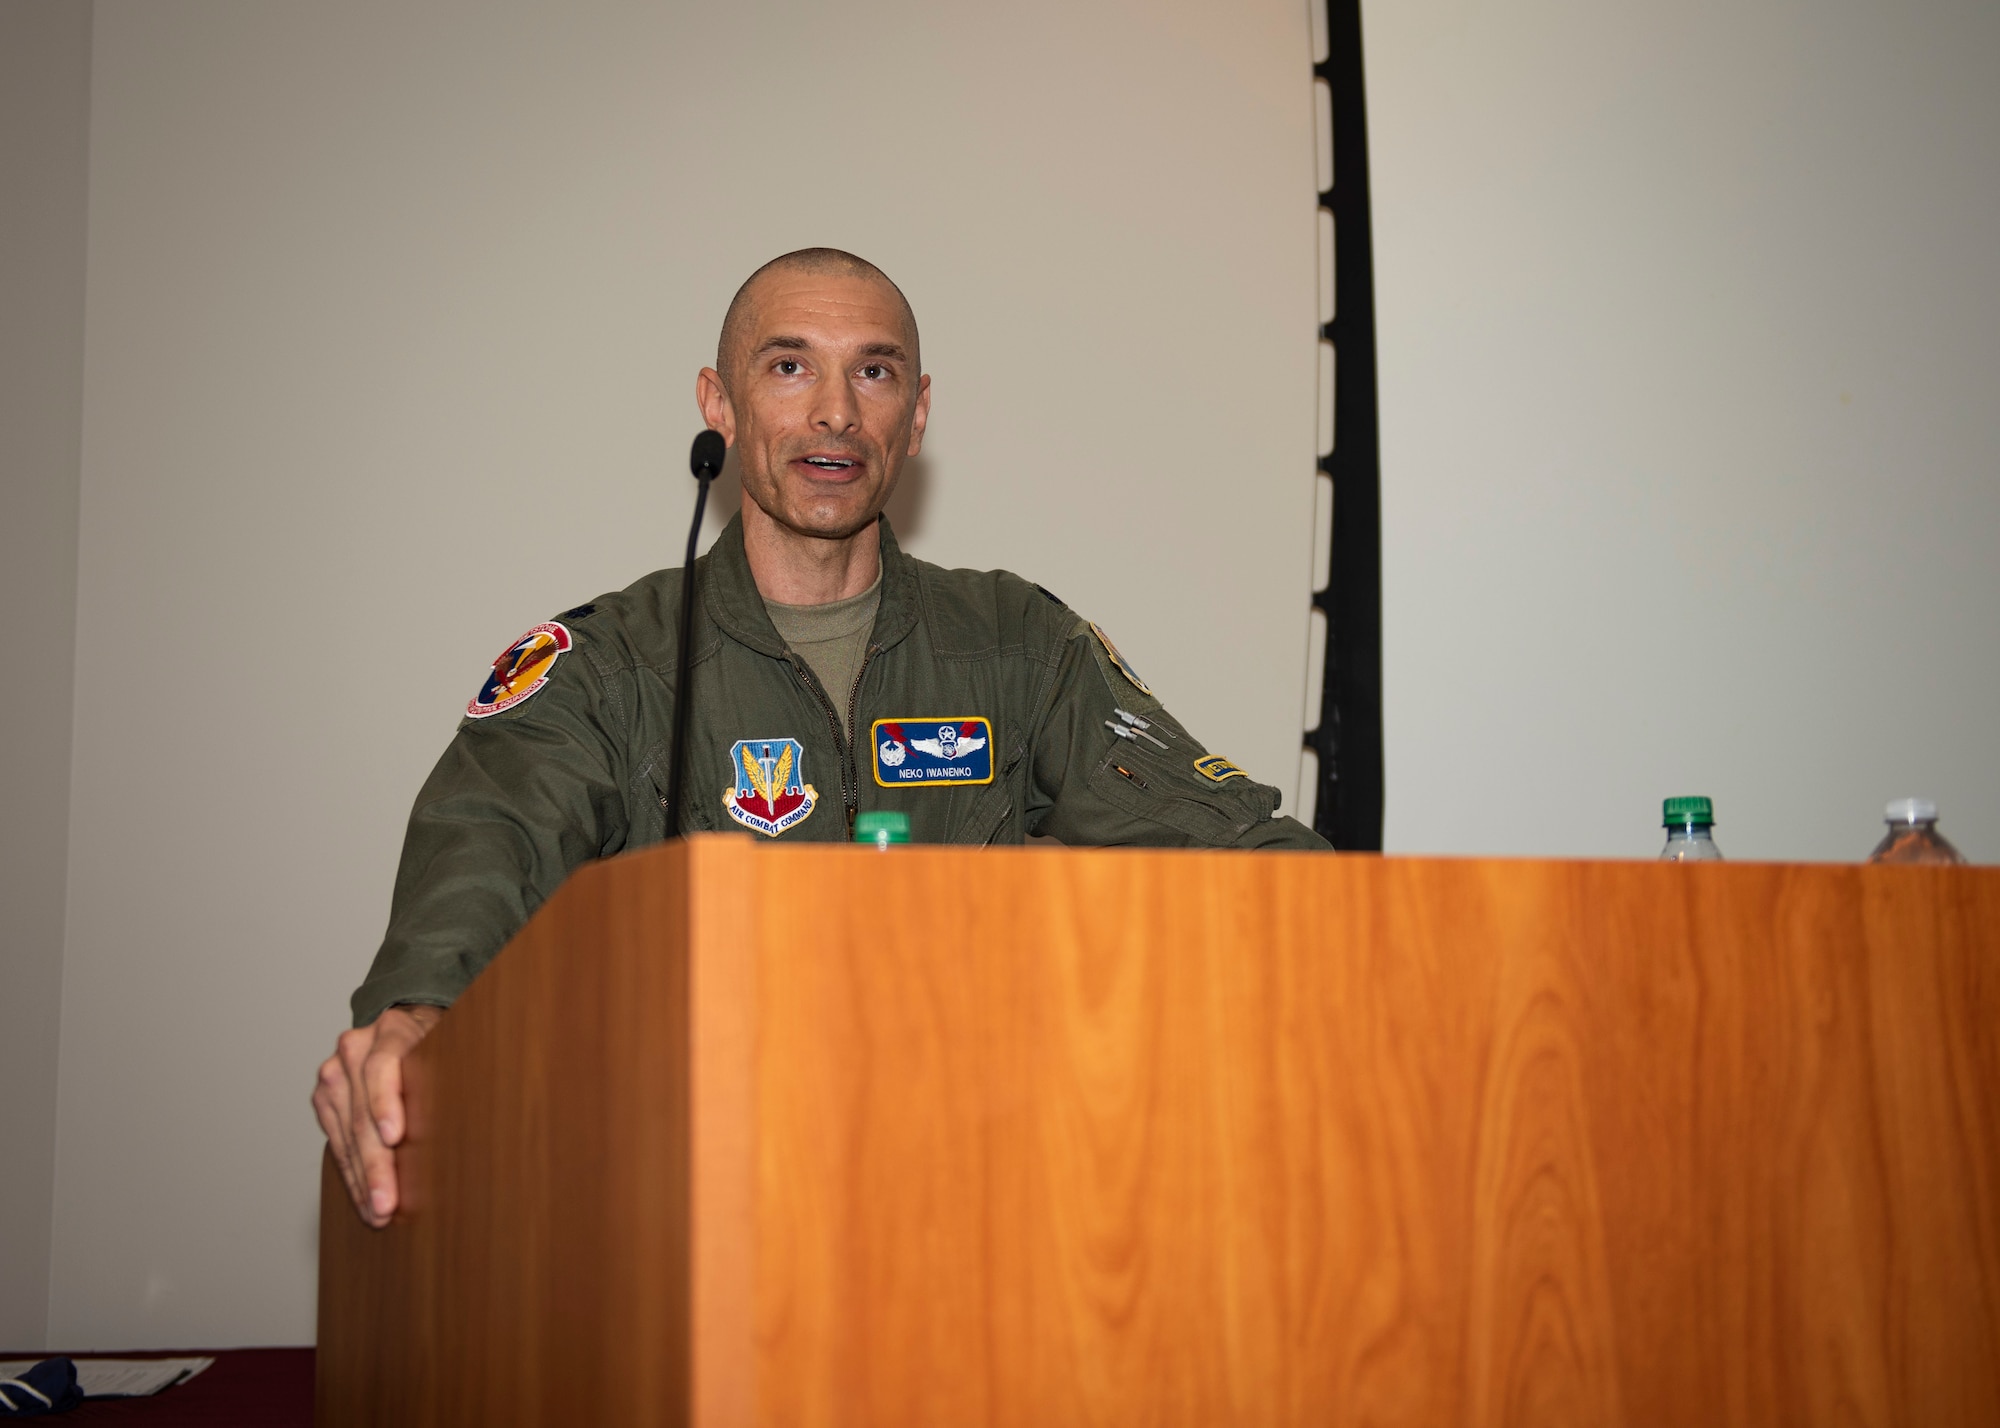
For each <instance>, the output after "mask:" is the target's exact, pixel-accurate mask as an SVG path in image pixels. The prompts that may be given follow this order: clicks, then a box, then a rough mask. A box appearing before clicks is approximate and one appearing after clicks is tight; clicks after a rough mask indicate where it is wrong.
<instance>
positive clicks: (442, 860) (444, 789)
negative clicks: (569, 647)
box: [313, 651, 629, 1228]
mask: <svg viewBox="0 0 2000 1428" xmlns="http://www.w3.org/2000/svg"><path fill="white" fill-rule="evenodd" d="M580 655H581V651H575V652H572V653H571V654H570V655H569V657H567V658H565V659H564V660H562V661H561V662H560V663H559V664H558V666H557V668H556V669H555V670H554V671H553V673H552V677H551V679H550V681H549V683H548V685H547V686H545V687H544V688H542V689H541V690H539V691H538V692H537V693H536V694H535V695H534V696H532V697H531V698H529V699H527V700H524V701H522V703H521V704H520V705H518V706H517V707H516V708H514V709H511V710H508V711H506V712H504V713H502V714H499V715H495V716H493V717H491V718H489V719H484V720H478V721H474V720H467V721H465V722H464V723H462V724H461V725H460V726H459V729H458V733H457V735H456V736H455V737H454V738H453V739H452V742H451V745H450V747H448V748H447V749H446V750H445V753H444V756H443V757H442V758H440V759H439V760H438V763H437V767H436V768H434V769H433V770H432V771H431V775H430V777H429V778H428V779H427V780H426V781H425V783H424V787H423V790H422V792H420V793H419V794H418V795H417V801H416V806H415V808H414V809H413V810H412V811H411V814H410V822H409V828H408V831H407V832H406V834H405V835H404V840H403V852H402V859H401V862H400V864H399V865H398V869H397V873H396V890H395V895H394V898H393V900H392V902H391V907H390V915H389V929H388V933H387V935H386V936H385V938H384V939H383V942H382V947H381V949H380V950H379V951H378V952H377V953H376V955H375V961H374V964H373V965H372V966H371V967H370V968H369V971H368V976H367V978H366V980H364V981H363V982H362V984H361V986H360V987H359V988H358V989H357V990H356V991H355V993H354V998H353V1011H354V1022H355V1025H354V1029H353V1030H350V1031H347V1032H344V1033H342V1035H341V1037H340V1039H339V1042H338V1044H337V1046H336V1048H335V1050H334V1054H333V1055H332V1056H330V1057H328V1058H327V1060H326V1061H325V1062H324V1063H322V1064H321V1066H320V1069H319V1076H318V1080H317V1082H316V1084H315V1086H314V1089H313V1108H314V1111H315V1113H316V1114H317V1116H318V1118H319V1123H320V1126H321V1128H322V1129H324V1130H325V1132H326V1136H327V1144H328V1147H329V1148H330V1149H331V1151H332V1153H333V1157H334V1160H335V1163H336V1164H337V1165H338V1166H339V1168H340V1173H341V1177H342V1179H343V1181H344V1182H345V1183H346V1185H347V1190H348V1194H349V1195H350V1196H351V1197H352V1199H353V1200H354V1206H355V1209H356V1210H357V1211H358V1212H359V1213H360V1215H361V1218H362V1219H363V1220H364V1221H366V1222H367V1223H368V1224H370V1225H373V1226H376V1227H378V1228H379V1227H381V1226H383V1225H386V1224H388V1223H389V1220H390V1218H391V1217H392V1216H393V1215H394V1213H395V1208H396V1205H397V1203H398V1202H399V1199H400V1192H399V1187H398V1185H397V1183H396V1167H395V1148H396V1146H397V1145H398V1144H400V1143H401V1141H402V1139H403V1137H404V1135H405V1134H406V1133H407V1130H408V1126H407V1122H406V1118H405V1115H404V1108H403V1095H402V1087H403V1060H404V1058H405V1057H407V1056H408V1055H409V1053H410V1052H411V1051H412V1050H414V1049H415V1047H416V1045H417V1043H418V1042H420V1041H421V1040H422V1039H423V1038H424V1036H425V1035H426V1034H427V1033H428V1032H429V1031H430V1029H431V1028H432V1027H433V1026H434V1025H436V1023H437V1021H438V1019H439V1018H440V1017H442V1016H443V1015H444V1009H445V1008H446V1007H447V1006H449V1005H451V1003H452V1002H454V1001H455V1000H456V999H457V997H458V995H459V993H460V992H462V991H463V990H464V989H465V987H466V986H467V985H468V984H470V982H471V981H472V979H473V978H474V977H475V976H477V975H478V973H479V972H480V970H481V969H483V968H484V967H485V965H486V964H487V963H488V962H489V961H491V960H492V958H493V956H494V954H495V953H497V952H498V951H499V950H500V948H501V947H502V946H503V945H505V943H506V942H507V940H508V939H509V938H510V937H512V936H513V935H514V933H515V932H517V931H519V930H520V928H521V926H522V924H524V923H525V922H526V921H527V920H528V918H529V916H530V915H531V914H532V913H533V912H534V910H535V909H536V908H537V907H539V906H540V905H541V904H542V902H543V901H545V900H546V899H547V898H548V897H549V896H550V894H552V893H553V892H554V891H555V890H556V888H557V887H558V886H560V885H561V883H562V881H563V879H564V878H566V877H567V876H568V875H569V873H570V872H571V870H573V869H574V868H575V867H577V866H578V865H579V864H581V863H584V862H587V861H589V860H590V859H592V858H595V857H599V856H602V855H603V854H606V853H610V852H616V851H617V850H618V849H619V848H621V847H622V846H623V845H624V843H625V841H626V838H627V836H628V832H629V828H628V821H627V817H626V811H625V804H624V800H623V798H622V796H621V792H622V790H621V788H620V784H619V773H618V768H619V763H620V760H619V755H618V752H617V748H616V745H615V741H614V739H613V737H612V735H611V734H610V732H609V731H607V729H606V728H605V727H604V725H603V722H602V720H601V719H600V717H599V713H600V707H601V701H602V690H601V688H600V685H599V680H598V677H597V675H596V673H595V672H594V671H592V670H591V669H589V668H587V667H586V661H585V660H584V659H583V658H581V657H580Z"/></svg>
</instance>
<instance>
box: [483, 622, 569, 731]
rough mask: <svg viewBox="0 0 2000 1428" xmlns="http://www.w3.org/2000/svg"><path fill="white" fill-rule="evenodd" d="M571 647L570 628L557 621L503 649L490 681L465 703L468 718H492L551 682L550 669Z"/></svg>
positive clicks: (487, 678) (535, 629) (490, 673)
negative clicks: (470, 700) (468, 702)
mask: <svg viewBox="0 0 2000 1428" xmlns="http://www.w3.org/2000/svg"><path fill="white" fill-rule="evenodd" d="M569 646H570V638H569V631H568V629H566V628H565V627H564V626H562V625H560V624H558V623H557V622H556V621H554V620H551V621H549V622H548V623H547V624H546V625H537V626H535V628H534V629H532V630H530V631H528V633H527V634H525V635H523V636H521V638H520V639H518V640H516V641H514V643H513V644H511V645H509V646H507V648H506V649H504V650H502V651H500V657H499V658H498V659H496V660H494V661H493V668H492V670H491V671H490V672H489V673H488V674H487V676H486V682H485V683H484V684H482V685H480V686H479V692H478V693H477V694H475V695H473V696H472V702H471V703H470V704H467V705H466V706H465V717H466V718H468V719H487V718H491V717H492V716H493V715H495V714H498V713H499V712H500V711H501V710H503V709H512V708H513V707H514V706H515V705H516V704H519V703H520V702H521V701H522V700H524V699H527V698H529V697H530V696H532V695H533V694H535V693H536V692H537V691H538V690H540V689H541V687H542V686H543V685H545V684H547V683H548V682H549V671H550V670H552V669H554V668H555V667H556V661H557V660H559V659H561V658H562V657H563V655H565V654H567V653H568V652H569Z"/></svg>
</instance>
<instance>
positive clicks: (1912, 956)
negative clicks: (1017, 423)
mask: <svg viewBox="0 0 2000 1428" xmlns="http://www.w3.org/2000/svg"><path fill="white" fill-rule="evenodd" d="M409 1098H410V1116H411V1134H410V1141H409V1144H408V1147H407V1149H405V1150H404V1151H403V1153H402V1175H403V1184H404V1187H405V1209H404V1210H403V1212H402V1213H401V1214H400V1215H399V1216H398V1219H397V1222H396V1223H395V1224H394V1225H392V1226H391V1227H390V1228H389V1229H387V1230H384V1231H381V1232H371V1231H369V1230H368V1229H366V1228H364V1227H363V1226H362V1224H361V1222H360V1221H359V1220H358V1219H357V1217H356V1216H355V1215H354V1213H353V1211H352V1210H351V1209H350V1208H349V1207H348V1204H347V1201H346V1197H345V1195H344V1194H343V1192H342V1190H341V1187H340V1183H339V1181H338V1179H337V1178H336V1177H335V1176H334V1175H333V1174H332V1173H331V1171H330V1169H329V1171H328V1173H327V1174H326V1176H325V1179H324V1181H323V1190H322V1200H323V1208H322V1216H321V1229H320V1329H319V1335H320V1337H319V1359H318V1374H319V1387H318V1406H319V1422H320V1424H321V1425H322V1428H348V1425H353V1428H361V1425H368V1428H396V1426H397V1425H406V1424H407V1425H416V1424H423V1425H430V1424H466V1425H475V1424H476V1425H481V1428H495V1425H511V1424H519V1425H524V1428H526V1425H555V1424H564V1425H569V1424H575V1425H583V1428H599V1425H620V1428H622V1426H623V1425H653V1424H694V1425H701V1428H723V1426H724V1425H729V1428H736V1425H744V1428H747V1425H752V1424H759V1425H794V1424H797V1425H827V1428H835V1426H836V1425H842V1426H843V1428H844V1425H857V1428H859V1425H870V1428H891V1425H948V1426H949V1428H970V1426H971V1425H980V1426H981V1428H984V1426H985V1425H994V1426H995V1428H998V1425H1010V1428H1011V1425H1022V1426H1023V1428H1026V1425H1035V1426H1036V1428H1048V1426H1049V1425H1058V1426H1059V1428H1060V1425H1169V1424H1175V1425H1178V1424H1185V1425H1190V1428H1193V1425H1200V1428H1217V1425H1237V1424H1241V1425H1256V1428H1289V1425H1305V1424H1314V1425H1323V1424H1371V1425H1433V1424H1435V1425H1446V1424H1450V1425H1475V1424H1476V1425H1498V1424H1524V1425H1526V1424H1533V1425H1554V1424H1593V1425H1602V1424H1618V1423H1629V1424H1646V1425H1652V1424H1689V1425H1694V1424H1701V1425H1713V1424H1742V1425H1767V1424H1779V1423H1785V1424H1792V1423H1810V1424H1833V1423H1849V1422H1852V1423H1865V1424H1896V1423H1902V1424H1922V1425H1927V1428H1935V1425H1946V1424H1992V1423H1996V1422H2000V870H1980V869H1936V870H1933V869H1904V868H1855V867H1797V866H1776V865H1763V866H1759V865H1750V864H1742V865H1736V864H1729V865H1711V866H1671V865H1660V864H1651V863H1559V862H1531V861H1518V862H1517V861H1471V860H1431V859H1382V858H1369V857H1336V856H1331V855H1323V854H1322V855H1313V854H1295V853H1277V854H1243V853H1171V852H1138V851H1084V850H1060V849H1039V848H1030V849H1018V850H1011V849H1010V850H965V849H951V848H926V847H909V848H896V849H892V850H889V851H887V852H876V851H874V850H871V849H863V848H851V847H826V846H818V847H815V846H811V845H801V846H782V845H769V844H763V843H761V842H759V843H755V844H753V842H752V841H751V840H750V839H748V838H747V837H727V836H713V837H706V838H698V839H695V840H693V841H691V842H687V843H684V844H676V845H669V846H663V847H660V848H655V849H652V850H649V851H646V852H643V853H637V854H633V855H630V856H627V857H623V858H618V859H615V860H612V861H609V862H604V863H600V864H594V865H592V866H590V867H587V868H585V869H583V870H582V871H580V872H579V873H577V874H576V876H575V877H573V878H572V879H571V880H570V882H569V883H568V884H567V885H565V886H564V887H563V889H562V890H561V891H560V892H559V893H558V894H557V895H556V897H555V898H553V899H552V900H551V901H550V902H549V903H548V905H547V906H545V907H544V908H543V909H542V910H541V911H540V912H539V913H538V914H537V916H536V917H535V918H534V920H533V921H532V922H531V923H530V924H529V925H528V927H527V928H526V929H525V930H524V931H523V932H522V933H521V935H520V936H519V937H518V938H516V939H515V941H514V942H513V943H512V944H511V945H510V946H509V947H508V948H507V950H506V951H505V952H504V953H503V954H502V955H501V957H500V958H499V959H498V960H497V961H496V962H495V963H494V964H493V966H492V967H491V968H490V969H489V970H488V971H487V973H486V974H485V975H484V976H482V977H481V978H480V979H479V981H478V982H477V983H476V984H474V986H473V987H472V988H471V990H470V991H469V992H468V993H467V994H466V995H465V997H464V998H463V999H462V1000H461V1001H460V1003H459V1005H458V1006H457V1007H456V1008H455V1009H454V1010H453V1011H452V1012H451V1014H450V1015H449V1016H447V1017H446V1018H445V1019H444V1021H443V1022H442V1023H441V1024H440V1025H439V1026H438V1028H437V1030H436V1031H435V1032H434V1033H433V1034H432V1035H431V1037H430V1038H429V1040H428V1041H426V1042H425V1044H424V1045H423V1047H422V1048H421V1050H420V1051H419V1053H418V1055H417V1056H416V1058H415V1060H414V1062H413V1064H412V1066H411V1068H410V1076H409Z"/></svg>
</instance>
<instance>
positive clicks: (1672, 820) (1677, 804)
mask: <svg viewBox="0 0 2000 1428" xmlns="http://www.w3.org/2000/svg"><path fill="white" fill-rule="evenodd" d="M1660 822H1661V823H1662V824H1663V825H1665V826H1666V827H1668V828H1681V827H1685V826H1686V825H1688V824H1690V823H1694V824H1698V825H1700V826H1701V827H1703V828H1706V827H1708V826H1709V825H1711V824H1712V823H1714V822H1715V805H1714V804H1712V803H1710V802H1709V801H1708V800H1707V799H1705V798H1670V799H1668V800H1667V801H1666V802H1665V803H1663V804H1661V805H1660Z"/></svg>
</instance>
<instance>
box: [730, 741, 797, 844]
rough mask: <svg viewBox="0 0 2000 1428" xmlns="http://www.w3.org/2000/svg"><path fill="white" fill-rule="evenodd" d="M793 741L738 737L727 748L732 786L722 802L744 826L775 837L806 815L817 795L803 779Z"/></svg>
mask: <svg viewBox="0 0 2000 1428" xmlns="http://www.w3.org/2000/svg"><path fill="white" fill-rule="evenodd" d="M805 762H806V751H805V746H804V745H802V744H800V743H799V741H798V740H797V739H738V740H737V741H736V742H735V744H733V745H732V746H731V747H730V750H729V764H730V777H731V783H732V787H730V788H729V789H728V791H726V792H725V793H724V794H723V795H722V806H723V807H724V808H725V809H727V810H728V811H729V816H730V817H731V818H734V819H735V820H736V821H737V822H738V823H741V824H742V825H743V826H744V827H745V828H750V829H754V830H755V831H757V832H759V833H762V834H763V835H764V836H765V837H767V838H775V837H777V836H778V835H779V834H780V833H782V832H784V831H785V830H786V829H787V828H796V827H798V825H799V824H801V823H803V822H805V821H806V819H808V818H810V817H812V811H813V809H815V808H817V807H818V806H819V793H818V791H817V790H815V789H814V788H813V786H812V785H811V784H809V783H807V782H806V781H805Z"/></svg>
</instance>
